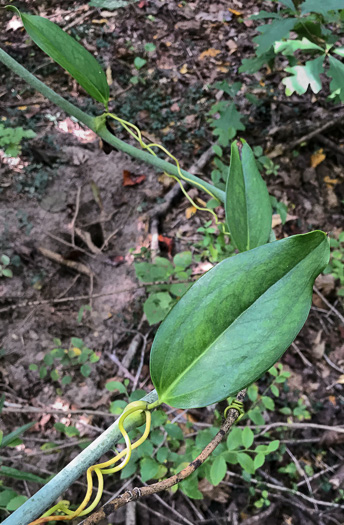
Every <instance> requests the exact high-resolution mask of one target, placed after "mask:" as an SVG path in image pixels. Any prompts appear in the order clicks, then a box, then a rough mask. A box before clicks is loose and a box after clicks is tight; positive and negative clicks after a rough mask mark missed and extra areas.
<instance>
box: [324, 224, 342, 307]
mask: <svg viewBox="0 0 344 525" xmlns="http://www.w3.org/2000/svg"><path fill="white" fill-rule="evenodd" d="M330 246H331V258H330V262H329V264H328V265H327V267H326V268H325V270H324V273H325V274H328V273H331V274H332V275H333V276H334V278H335V279H336V280H338V281H339V289H338V290H337V295H338V296H340V297H344V232H341V233H340V234H339V237H338V239H334V238H331V239H330Z"/></svg>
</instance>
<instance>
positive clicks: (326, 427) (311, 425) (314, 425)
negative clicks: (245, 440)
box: [248, 421, 344, 434]
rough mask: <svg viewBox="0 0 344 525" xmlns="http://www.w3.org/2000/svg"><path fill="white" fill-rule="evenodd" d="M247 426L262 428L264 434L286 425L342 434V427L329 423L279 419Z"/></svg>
mask: <svg viewBox="0 0 344 525" xmlns="http://www.w3.org/2000/svg"><path fill="white" fill-rule="evenodd" d="M248 427H249V428H263V429H264V434H265V432H268V430H270V429H271V428H276V427H287V428H292V429H294V428H295V429H296V428H317V429H319V430H331V431H333V432H338V433H339V434H344V427H340V426H337V427H331V426H329V425H318V424H317V423H284V422H283V421H279V422H276V423H267V424H266V425H248Z"/></svg>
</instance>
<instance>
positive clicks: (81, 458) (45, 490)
mask: <svg viewBox="0 0 344 525" xmlns="http://www.w3.org/2000/svg"><path fill="white" fill-rule="evenodd" d="M142 401H147V402H148V403H149V404H151V403H156V402H157V401H158V395H157V393H156V391H155V390H153V391H152V392H150V393H149V394H147V395H146V396H145V397H143V398H142ZM144 419H145V418H144V416H143V414H142V413H139V414H132V415H130V416H128V419H127V420H126V422H125V429H126V430H127V432H128V431H129V430H131V429H133V428H136V427H139V426H141V425H143V423H144ZM121 438H122V434H121V432H120V431H119V429H118V419H117V421H115V423H113V424H112V425H111V426H110V427H109V428H108V429H107V430H105V432H103V433H102V434H101V435H100V436H99V437H98V438H97V439H96V440H95V441H93V443H91V444H90V445H89V446H88V447H87V448H85V450H83V451H82V452H81V453H80V454H79V455H78V456H76V458H74V459H73V461H71V462H70V463H69V464H68V465H67V466H66V467H64V468H63V469H62V470H61V471H60V472H59V473H58V474H56V476H55V477H54V478H53V479H52V480H50V481H49V482H48V483H47V484H46V485H44V487H42V488H41V489H40V490H39V491H38V492H36V494H34V495H33V496H32V497H31V498H30V499H28V500H27V501H26V502H25V503H24V504H23V505H22V506H21V507H19V509H17V510H16V511H15V512H13V514H11V515H10V516H9V517H8V518H7V519H6V520H5V521H3V522H2V525H28V523H30V522H31V521H33V520H35V519H37V518H39V517H40V516H41V515H42V514H43V512H44V511H45V510H46V509H47V508H49V507H51V506H52V505H53V503H54V502H55V501H56V500H57V498H58V497H59V496H60V495H61V494H62V493H63V492H65V490H67V489H68V488H69V487H70V486H71V485H72V484H73V483H74V481H76V480H77V479H78V478H79V477H80V476H81V475H82V474H83V473H84V472H85V471H86V470H87V469H88V467H90V466H91V465H94V464H95V463H97V461H98V459H99V458H100V457H101V456H102V455H103V454H105V453H106V452H108V451H109V450H110V449H111V448H113V447H114V445H115V444H116V443H118V441H119V440H120V439H121Z"/></svg>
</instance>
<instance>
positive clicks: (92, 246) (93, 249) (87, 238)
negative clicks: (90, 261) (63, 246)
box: [72, 227, 101, 255]
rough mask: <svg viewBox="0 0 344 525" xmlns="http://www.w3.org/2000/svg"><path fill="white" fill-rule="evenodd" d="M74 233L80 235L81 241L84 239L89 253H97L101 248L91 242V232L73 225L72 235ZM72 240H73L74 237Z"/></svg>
mask: <svg viewBox="0 0 344 525" xmlns="http://www.w3.org/2000/svg"><path fill="white" fill-rule="evenodd" d="M74 233H76V235H77V236H78V237H80V239H81V240H82V241H84V243H85V244H86V246H87V248H88V249H89V250H90V252H91V253H93V254H94V255H98V254H99V253H100V252H101V250H100V249H99V248H98V247H97V246H96V245H95V244H94V243H93V241H92V237H91V234H90V233H89V232H86V231H84V230H82V229H81V228H77V227H75V228H73V237H74ZM72 242H74V239H73V241H72Z"/></svg>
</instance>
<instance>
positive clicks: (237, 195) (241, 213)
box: [225, 140, 272, 252]
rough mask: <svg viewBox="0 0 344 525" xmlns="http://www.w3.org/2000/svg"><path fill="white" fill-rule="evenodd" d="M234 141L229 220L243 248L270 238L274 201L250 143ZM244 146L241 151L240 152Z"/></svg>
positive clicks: (227, 211) (228, 184)
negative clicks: (271, 199)
mask: <svg viewBox="0 0 344 525" xmlns="http://www.w3.org/2000/svg"><path fill="white" fill-rule="evenodd" d="M242 142H243V145H242V149H241V144H239V146H238V144H237V143H235V142H233V143H232V148H231V163H230V167H229V175H228V178H227V185H226V200H225V208H226V222H227V224H228V228H229V231H230V233H231V235H232V238H233V241H234V243H235V244H236V246H237V247H238V249H239V250H240V251H241V252H244V251H246V250H251V249H252V248H256V247H257V246H261V245H262V244H265V243H266V242H268V239H269V235H270V231H271V219H272V208H271V201H270V197H269V193H268V189H267V187H266V184H265V182H264V181H263V179H262V177H261V175H260V173H259V171H258V168H257V166H256V162H255V159H254V154H253V152H252V150H251V148H250V147H249V145H248V144H247V143H246V142H245V141H244V140H243V141H242ZM240 149H241V152H240Z"/></svg>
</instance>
